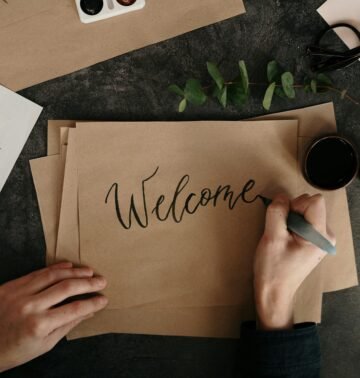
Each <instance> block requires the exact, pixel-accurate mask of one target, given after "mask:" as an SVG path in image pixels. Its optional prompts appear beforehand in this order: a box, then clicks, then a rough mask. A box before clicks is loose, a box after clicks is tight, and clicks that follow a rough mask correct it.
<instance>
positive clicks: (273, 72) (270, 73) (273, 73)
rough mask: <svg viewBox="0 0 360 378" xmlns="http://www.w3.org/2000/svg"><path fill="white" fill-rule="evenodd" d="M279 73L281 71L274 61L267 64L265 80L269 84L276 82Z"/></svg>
mask: <svg viewBox="0 0 360 378" xmlns="http://www.w3.org/2000/svg"><path fill="white" fill-rule="evenodd" d="M280 72H281V70H280V67H279V65H278V63H277V61H276V60H272V61H271V62H269V63H268V65H267V78H268V81H269V83H272V82H274V81H275V82H276V81H278V79H279V77H280Z"/></svg>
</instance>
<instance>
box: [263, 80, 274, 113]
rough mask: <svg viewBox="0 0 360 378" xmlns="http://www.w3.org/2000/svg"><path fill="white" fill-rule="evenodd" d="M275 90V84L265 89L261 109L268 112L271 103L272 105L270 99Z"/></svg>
mask: <svg viewBox="0 0 360 378" xmlns="http://www.w3.org/2000/svg"><path fill="white" fill-rule="evenodd" d="M275 88H276V83H275V82H273V83H271V84H270V85H269V86H268V88H267V89H266V92H265V96H264V101H263V107H264V108H265V109H266V110H270V108H271V103H272V99H273V97H274V92H275Z"/></svg>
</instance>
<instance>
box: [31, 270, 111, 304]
mask: <svg viewBox="0 0 360 378" xmlns="http://www.w3.org/2000/svg"><path fill="white" fill-rule="evenodd" d="M105 286H106V280H105V278H104V277H91V278H70V279H67V280H64V281H61V282H59V283H57V284H55V285H53V286H51V287H49V288H48V289H46V290H44V291H42V292H41V293H39V294H37V295H36V296H35V297H34V300H33V301H34V304H35V306H36V308H37V309H38V310H40V311H42V310H47V309H49V308H50V307H53V306H55V305H57V304H59V303H61V302H63V301H64V300H65V299H68V298H71V297H74V296H76V295H81V294H89V293H94V292H97V291H100V290H102V289H104V288H105Z"/></svg>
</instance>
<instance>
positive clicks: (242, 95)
mask: <svg viewBox="0 0 360 378" xmlns="http://www.w3.org/2000/svg"><path fill="white" fill-rule="evenodd" d="M206 65H207V71H208V74H209V75H210V77H211V79H212V84H211V85H207V86H203V85H202V84H201V82H200V81H199V80H197V79H188V80H187V81H186V83H185V87H184V88H183V89H182V88H180V87H179V86H178V85H176V84H172V85H170V86H169V90H170V91H171V92H173V93H175V94H177V95H178V96H180V97H181V101H180V103H179V112H184V111H185V109H186V107H187V105H188V103H190V104H194V105H203V104H204V103H205V102H206V101H207V100H208V99H209V98H210V97H213V98H215V99H216V100H217V101H218V102H219V103H220V104H221V105H222V106H223V107H224V108H226V107H227V106H228V105H229V104H232V105H235V106H236V107H238V108H241V107H242V106H244V105H245V104H246V103H247V102H248V100H249V97H250V87H264V88H265V94H264V99H263V103H262V105H263V107H264V109H266V110H270V108H271V104H272V102H273V99H274V97H275V96H277V97H281V98H287V99H291V100H292V99H294V98H295V97H296V89H302V90H304V91H305V92H309V93H324V92H328V91H332V92H336V93H338V94H339V95H340V96H341V98H342V99H343V98H347V99H348V100H349V101H351V102H353V103H354V104H356V105H360V102H359V101H357V100H355V99H354V98H352V97H351V96H349V95H348V93H347V90H345V89H344V90H341V89H338V88H336V87H335V86H334V85H333V83H332V81H331V79H330V78H329V77H328V76H326V75H324V74H318V75H316V76H314V77H312V78H308V77H305V78H304V80H303V82H302V83H301V84H295V80H294V75H293V74H292V73H291V72H290V71H285V70H283V69H282V68H281V67H280V65H279V64H278V63H277V62H276V61H275V60H272V61H271V62H269V63H268V65H267V79H268V83H253V82H250V81H249V75H248V70H247V67H246V64H245V62H244V61H243V60H240V62H239V64H238V70H239V73H238V75H237V76H236V77H235V79H233V80H231V81H225V79H224V77H223V75H222V73H221V72H220V69H219V67H218V66H217V65H216V64H215V63H213V62H207V64H206Z"/></svg>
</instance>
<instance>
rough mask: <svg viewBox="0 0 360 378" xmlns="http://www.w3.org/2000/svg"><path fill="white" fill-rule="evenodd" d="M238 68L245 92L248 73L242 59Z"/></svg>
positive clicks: (247, 85) (247, 88)
mask: <svg viewBox="0 0 360 378" xmlns="http://www.w3.org/2000/svg"><path fill="white" fill-rule="evenodd" d="M239 68H240V76H241V83H242V85H243V88H244V91H245V93H248V91H249V75H248V71H247V68H246V63H245V61H244V60H240V62H239Z"/></svg>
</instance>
